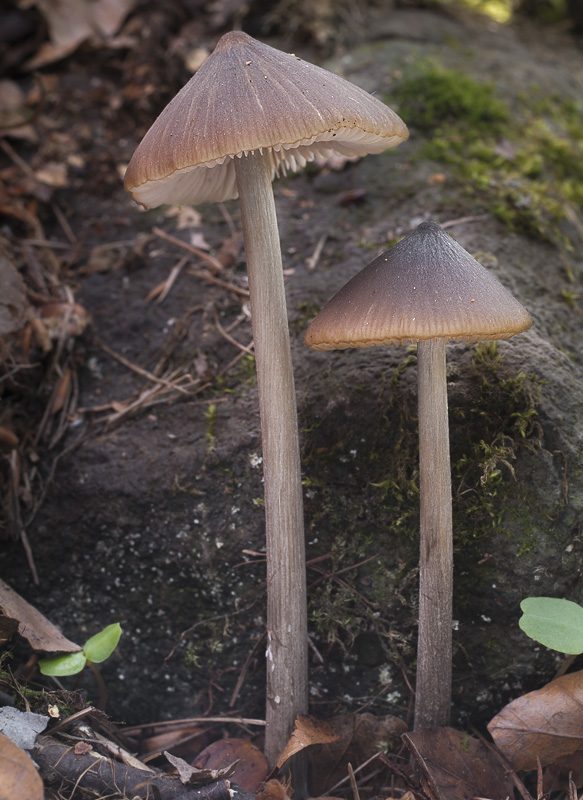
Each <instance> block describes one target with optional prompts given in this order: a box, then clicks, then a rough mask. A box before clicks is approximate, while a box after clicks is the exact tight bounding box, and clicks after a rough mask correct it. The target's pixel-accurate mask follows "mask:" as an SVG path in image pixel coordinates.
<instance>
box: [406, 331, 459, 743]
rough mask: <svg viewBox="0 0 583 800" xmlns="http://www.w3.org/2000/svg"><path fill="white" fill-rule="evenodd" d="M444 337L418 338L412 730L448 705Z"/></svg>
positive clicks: (449, 535)
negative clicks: (418, 511)
mask: <svg viewBox="0 0 583 800" xmlns="http://www.w3.org/2000/svg"><path fill="white" fill-rule="evenodd" d="M445 342H446V340H445V339H433V340H430V341H427V342H419V344H418V347H417V369H418V381H419V489H420V497H421V523H420V528H421V549H420V559H419V641H418V647H417V682H416V688H415V729H419V728H425V727H428V726H430V725H448V724H449V718H450V706H451V658H452V596H453V529H452V498H451V469H450V459H449V424H448V418H447V382H446V375H445Z"/></svg>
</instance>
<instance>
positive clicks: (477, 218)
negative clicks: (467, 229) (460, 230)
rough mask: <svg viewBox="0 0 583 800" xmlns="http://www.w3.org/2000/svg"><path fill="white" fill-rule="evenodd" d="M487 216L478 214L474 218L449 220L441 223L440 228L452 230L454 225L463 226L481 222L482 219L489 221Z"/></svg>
mask: <svg viewBox="0 0 583 800" xmlns="http://www.w3.org/2000/svg"><path fill="white" fill-rule="evenodd" d="M489 217H490V215H489V214H478V215H477V216H475V217H458V218H457V219H450V220H448V221H447V222H442V223H441V227H442V228H453V226H454V225H465V224H466V222H482V220H484V219H489Z"/></svg>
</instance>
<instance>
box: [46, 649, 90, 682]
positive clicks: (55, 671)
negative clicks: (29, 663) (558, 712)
mask: <svg viewBox="0 0 583 800" xmlns="http://www.w3.org/2000/svg"><path fill="white" fill-rule="evenodd" d="M86 661H87V659H86V658H85V653H68V654H67V655H66V656H55V657H54V658H43V659H41V660H40V661H39V662H38V666H39V669H40V671H41V672H42V674H43V675H54V676H58V677H63V676H65V675H76V674H77V673H78V672H81V670H82V669H83V667H84V666H85V663H86Z"/></svg>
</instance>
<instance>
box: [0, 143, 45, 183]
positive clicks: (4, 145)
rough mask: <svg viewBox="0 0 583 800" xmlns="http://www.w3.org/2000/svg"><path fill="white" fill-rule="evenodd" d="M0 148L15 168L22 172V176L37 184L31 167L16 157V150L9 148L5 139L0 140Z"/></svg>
mask: <svg viewBox="0 0 583 800" xmlns="http://www.w3.org/2000/svg"><path fill="white" fill-rule="evenodd" d="M0 147H1V148H2V150H4V152H5V153H6V155H7V156H8V158H10V159H11V160H12V161H13V162H14V164H16V166H17V167H20V169H21V170H22V171H23V172H24V174H25V175H26V176H27V177H28V178H31V179H32V180H33V181H34V182H35V183H39V180H38V178H37V177H36V175H35V174H34V170H33V169H32V167H31V166H30V165H29V164H27V163H26V161H25V160H24V159H23V158H21V157H20V156H19V155H18V153H17V152H16V150H15V149H14V148H13V147H11V145H9V144H8V142H7V141H6V139H2V138H0Z"/></svg>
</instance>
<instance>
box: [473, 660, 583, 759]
mask: <svg viewBox="0 0 583 800" xmlns="http://www.w3.org/2000/svg"><path fill="white" fill-rule="evenodd" d="M582 706H583V672H571V673H570V674H569V675H563V677H562V678H557V680H556V681H551V683H547V685H546V686H543V688H542V689H539V690H538V691H536V692H529V693H528V694H525V695H522V697H518V698H517V699H516V700H513V701H512V702H511V703H509V704H508V705H507V706H505V707H504V708H503V709H502V711H501V712H500V713H499V714H497V715H496V716H495V717H494V719H493V720H492V721H491V722H490V723H489V725H488V730H489V731H490V734H491V736H492V738H493V739H494V741H495V742H496V745H497V746H498V748H499V749H500V750H501V751H502V752H503V753H504V755H505V756H506V758H507V759H508V760H509V761H510V762H511V764H512V766H513V767H514V769H515V770H520V769H524V770H530V769H536V759H537V756H538V757H539V758H540V760H541V764H542V765H543V766H545V765H546V764H552V763H554V762H555V761H556V760H557V759H559V758H561V757H563V756H569V755H572V754H573V753H575V752H577V750H581V749H583V724H582V722H581V720H582V717H581V708H582Z"/></svg>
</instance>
